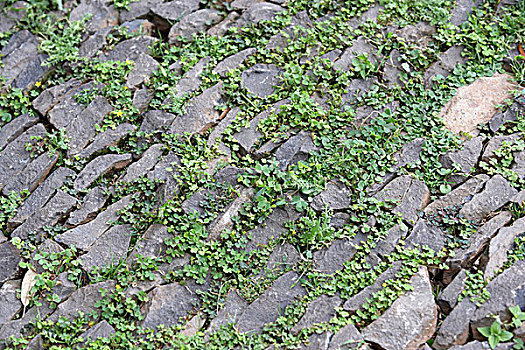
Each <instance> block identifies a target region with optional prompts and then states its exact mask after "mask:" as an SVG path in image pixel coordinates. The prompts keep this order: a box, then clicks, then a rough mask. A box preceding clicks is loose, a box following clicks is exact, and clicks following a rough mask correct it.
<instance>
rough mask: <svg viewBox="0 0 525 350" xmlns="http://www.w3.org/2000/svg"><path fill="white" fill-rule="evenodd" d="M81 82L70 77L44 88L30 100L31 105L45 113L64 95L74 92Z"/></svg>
mask: <svg viewBox="0 0 525 350" xmlns="http://www.w3.org/2000/svg"><path fill="white" fill-rule="evenodd" d="M81 85H82V82H81V81H80V80H78V79H70V80H68V81H66V82H65V83H62V84H60V85H56V86H53V87H50V88H48V89H45V90H44V91H42V92H41V93H40V95H38V97H37V98H35V99H34V100H33V102H32V104H33V107H34V108H35V109H36V110H37V111H38V112H40V114H42V115H46V114H47V113H48V112H49V111H50V110H51V109H52V108H53V107H55V106H56V105H57V104H58V103H60V102H61V101H62V100H63V98H64V97H65V96H67V95H68V94H70V93H72V92H75V91H76V90H77V88H78V87H80V86H81Z"/></svg>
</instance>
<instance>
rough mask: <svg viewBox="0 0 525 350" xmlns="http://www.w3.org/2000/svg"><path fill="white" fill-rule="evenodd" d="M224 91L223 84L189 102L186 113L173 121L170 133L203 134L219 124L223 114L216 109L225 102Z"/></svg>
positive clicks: (205, 91)
mask: <svg viewBox="0 0 525 350" xmlns="http://www.w3.org/2000/svg"><path fill="white" fill-rule="evenodd" d="M222 91H223V86H222V83H219V84H217V85H214V86H212V87H210V88H208V89H206V90H204V92H203V93H202V94H200V95H198V96H196V97H194V98H192V99H191V100H190V101H188V104H187V105H186V107H185V109H186V113H185V114H184V115H182V116H180V117H177V118H176V119H175V120H174V121H173V123H172V124H171V127H170V132H171V133H173V134H183V133H185V132H189V133H191V134H195V133H199V134H202V133H204V132H206V131H207V130H208V129H209V128H210V127H212V126H213V125H215V124H217V123H218V122H219V120H220V116H221V113H220V112H219V111H217V110H216V109H215V107H216V106H217V105H220V104H221V103H222V102H223V98H222Z"/></svg>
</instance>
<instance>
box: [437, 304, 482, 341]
mask: <svg viewBox="0 0 525 350" xmlns="http://www.w3.org/2000/svg"><path fill="white" fill-rule="evenodd" d="M474 312H476V305H474V303H473V302H471V301H470V299H468V298H467V299H463V300H462V301H461V302H460V303H459V304H458V305H457V306H456V307H455V308H454V309H453V310H452V312H451V313H450V314H449V315H448V316H447V317H446V318H445V320H444V321H443V323H442V324H441V327H439V330H438V332H437V336H436V339H435V341H434V344H433V345H432V346H433V348H434V349H437V350H445V349H449V348H450V347H451V346H454V345H463V344H465V343H466V342H467V340H468V337H469V324H470V318H471V317H472V316H473V315H474ZM476 349H477V348H476Z"/></svg>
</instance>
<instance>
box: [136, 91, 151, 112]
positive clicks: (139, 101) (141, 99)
mask: <svg viewBox="0 0 525 350" xmlns="http://www.w3.org/2000/svg"><path fill="white" fill-rule="evenodd" d="M152 100H153V93H152V92H150V91H148V89H147V88H142V89H140V90H137V91H135V93H134V94H133V107H135V108H137V109H138V110H139V113H144V112H145V111H146V109H148V106H149V104H150V103H151V101H152Z"/></svg>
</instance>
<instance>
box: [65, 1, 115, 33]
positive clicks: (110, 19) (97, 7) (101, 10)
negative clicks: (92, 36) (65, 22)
mask: <svg viewBox="0 0 525 350" xmlns="http://www.w3.org/2000/svg"><path fill="white" fill-rule="evenodd" d="M87 14H91V17H90V18H89V20H88V22H87V26H86V29H87V30H88V31H89V32H91V33H95V32H96V31H98V30H100V29H103V28H106V27H113V26H115V25H117V24H118V12H117V11H116V10H115V9H114V8H112V7H107V6H106V4H105V2H103V1H99V0H89V1H88V0H82V1H81V2H80V4H79V5H78V6H77V7H75V8H74V9H73V10H72V11H71V14H70V15H69V20H70V21H80V20H82V18H84V16H86V15H87Z"/></svg>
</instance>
